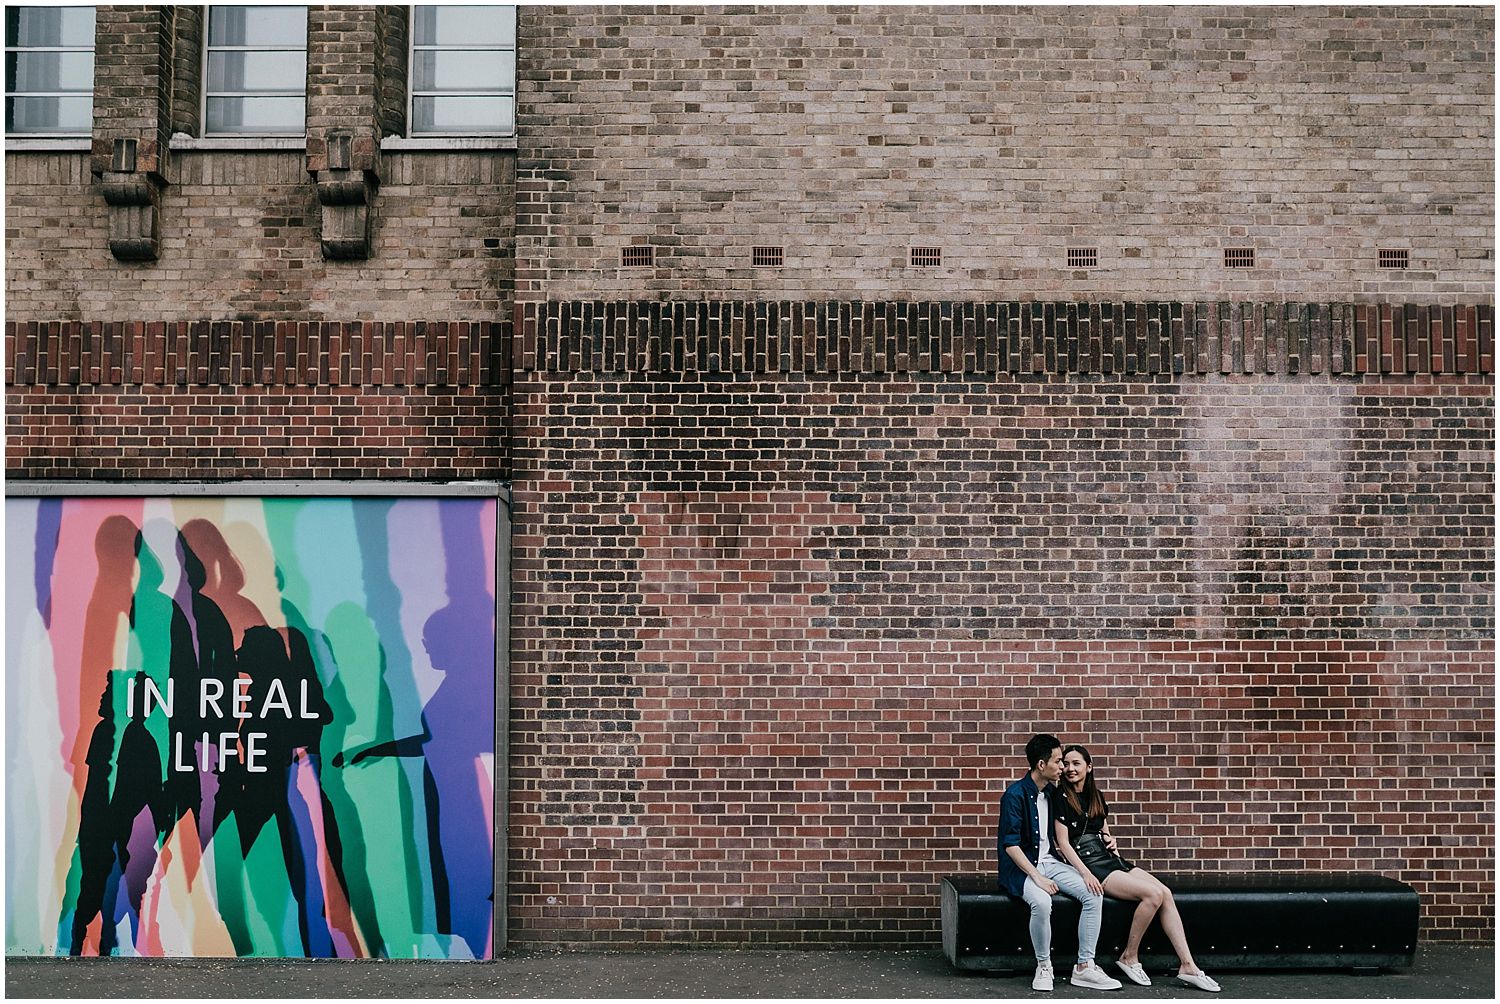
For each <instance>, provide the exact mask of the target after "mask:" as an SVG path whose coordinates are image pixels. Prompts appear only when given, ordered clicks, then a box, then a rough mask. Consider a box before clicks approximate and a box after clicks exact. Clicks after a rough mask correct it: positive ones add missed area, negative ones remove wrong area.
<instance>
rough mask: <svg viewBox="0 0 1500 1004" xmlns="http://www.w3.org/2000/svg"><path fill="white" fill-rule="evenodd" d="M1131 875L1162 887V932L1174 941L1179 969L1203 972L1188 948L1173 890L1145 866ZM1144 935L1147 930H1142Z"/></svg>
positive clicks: (1160, 913) (1160, 912) (1173, 946)
mask: <svg viewBox="0 0 1500 1004" xmlns="http://www.w3.org/2000/svg"><path fill="white" fill-rule="evenodd" d="M1129 874H1131V875H1139V876H1141V878H1143V879H1146V880H1148V881H1150V882H1154V883H1155V884H1156V885H1158V886H1160V887H1161V892H1162V900H1161V909H1160V910H1159V911H1158V914H1157V915H1158V916H1159V917H1160V918H1161V929H1162V933H1163V934H1165V935H1166V936H1167V940H1168V941H1170V942H1171V943H1172V951H1174V952H1176V953H1177V962H1178V967H1177V968H1178V971H1179V972H1184V973H1198V972H1202V970H1201V969H1199V968H1198V964H1197V963H1196V962H1194V961H1193V953H1192V951H1191V950H1190V949H1189V948H1188V943H1187V932H1186V931H1184V930H1183V928H1182V915H1181V914H1179V913H1178V912H1177V901H1176V900H1175V899H1173V898H1172V890H1170V889H1168V888H1167V887H1166V886H1165V885H1164V884H1163V883H1162V881H1161V879H1159V878H1157V877H1156V876H1155V875H1152V874H1151V873H1150V872H1148V871H1146V870H1145V869H1144V868H1136V869H1135V870H1133V871H1131V872H1130V873H1129ZM1141 933H1142V935H1143V936H1144V934H1145V931H1144V929H1143V930H1142V932H1141Z"/></svg>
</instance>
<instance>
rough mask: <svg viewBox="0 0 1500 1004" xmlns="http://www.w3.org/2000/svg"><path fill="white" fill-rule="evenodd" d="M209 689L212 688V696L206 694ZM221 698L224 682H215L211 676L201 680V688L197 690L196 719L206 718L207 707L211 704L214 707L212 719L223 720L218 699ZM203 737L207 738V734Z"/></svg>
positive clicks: (222, 710)
mask: <svg viewBox="0 0 1500 1004" xmlns="http://www.w3.org/2000/svg"><path fill="white" fill-rule="evenodd" d="M210 687H212V688H213V693H212V694H210V693H209V692H208V691H209V688H210ZM223 696H224V681H223V680H215V679H214V678H213V677H211V676H205V677H204V678H203V683H202V686H201V687H200V688H199V691H198V717H199V718H207V717H208V706H209V705H210V704H212V705H213V706H214V717H215V718H223V717H224V709H223V708H221V707H219V698H221V697H223ZM204 735H205V736H207V735H208V733H206V732H205V733H204Z"/></svg>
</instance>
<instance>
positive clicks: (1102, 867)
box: [1075, 833, 1135, 882]
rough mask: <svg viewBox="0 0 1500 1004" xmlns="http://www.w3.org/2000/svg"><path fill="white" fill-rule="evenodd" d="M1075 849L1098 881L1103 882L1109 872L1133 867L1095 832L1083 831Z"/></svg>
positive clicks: (1124, 870) (1123, 870)
mask: <svg viewBox="0 0 1500 1004" xmlns="http://www.w3.org/2000/svg"><path fill="white" fill-rule="evenodd" d="M1075 849H1076V850H1077V851H1078V857H1079V859H1080V860H1081V861H1082V862H1083V863H1084V866H1085V867H1087V868H1088V870H1089V871H1090V872H1092V873H1093V875H1094V878H1096V879H1098V880H1099V881H1100V882H1103V881H1104V879H1105V877H1106V876H1108V875H1109V874H1110V873H1111V872H1128V871H1130V870H1131V869H1133V868H1134V867H1135V865H1133V864H1131V863H1130V862H1129V861H1126V860H1125V859H1124V858H1122V857H1120V855H1118V854H1116V853H1115V852H1114V851H1112V850H1110V849H1109V848H1108V847H1106V846H1105V845H1104V838H1103V837H1101V836H1100V835H1099V834H1097V833H1085V834H1084V835H1083V836H1081V837H1079V838H1078V846H1077V847H1076V848H1075Z"/></svg>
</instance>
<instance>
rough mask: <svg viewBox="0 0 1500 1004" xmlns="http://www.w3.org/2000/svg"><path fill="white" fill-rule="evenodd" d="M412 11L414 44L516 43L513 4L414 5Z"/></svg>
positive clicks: (511, 44)
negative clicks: (503, 5) (473, 5)
mask: <svg viewBox="0 0 1500 1004" xmlns="http://www.w3.org/2000/svg"><path fill="white" fill-rule="evenodd" d="M415 14H416V18H415V20H416V23H415V24H414V25H413V26H412V41H413V42H414V43H415V44H416V45H510V46H514V45H515V44H516V9H515V8H514V7H418V8H416V11H415Z"/></svg>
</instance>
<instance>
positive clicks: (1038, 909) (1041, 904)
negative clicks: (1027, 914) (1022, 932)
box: [1021, 854, 1104, 966]
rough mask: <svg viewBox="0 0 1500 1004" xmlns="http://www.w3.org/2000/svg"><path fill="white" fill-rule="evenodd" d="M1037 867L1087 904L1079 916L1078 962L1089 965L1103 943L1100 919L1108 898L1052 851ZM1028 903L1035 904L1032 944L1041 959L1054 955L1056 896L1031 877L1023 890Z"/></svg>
mask: <svg viewBox="0 0 1500 1004" xmlns="http://www.w3.org/2000/svg"><path fill="white" fill-rule="evenodd" d="M1037 870H1038V871H1040V872H1041V873H1042V874H1043V875H1045V876H1047V877H1048V878H1049V879H1051V880H1052V881H1054V882H1056V883H1057V888H1058V889H1059V890H1061V891H1062V892H1063V893H1064V894H1065V895H1068V896H1072V897H1073V898H1074V899H1076V900H1078V902H1080V903H1082V904H1083V910H1082V911H1081V912H1080V914H1079V916H1078V964H1079V965H1080V966H1083V965H1088V964H1089V963H1091V962H1093V961H1094V946H1095V945H1096V944H1098V942H1099V921H1100V919H1101V918H1102V917H1103V916H1104V897H1103V896H1099V895H1096V894H1094V893H1091V892H1089V890H1088V887H1087V886H1085V885H1084V884H1083V876H1082V875H1080V874H1078V872H1076V871H1074V870H1073V869H1072V868H1071V867H1070V866H1068V865H1065V864H1063V863H1062V862H1061V861H1059V860H1057V859H1056V858H1054V857H1052V856H1051V855H1050V854H1049V855H1047V856H1046V857H1044V858H1042V860H1041V861H1040V862H1039V863H1038V864H1037ZM1021 895H1022V896H1024V897H1025V899H1026V903H1027V905H1028V906H1030V907H1031V947H1032V949H1033V950H1034V951H1035V952H1036V960H1037V961H1038V962H1047V961H1050V960H1051V958H1052V897H1051V896H1049V895H1047V894H1046V893H1045V892H1043V891H1042V887H1041V886H1039V885H1037V884H1036V882H1034V881H1033V880H1032V879H1031V878H1030V876H1028V877H1027V879H1026V886H1025V888H1023V889H1022V890H1021Z"/></svg>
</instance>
